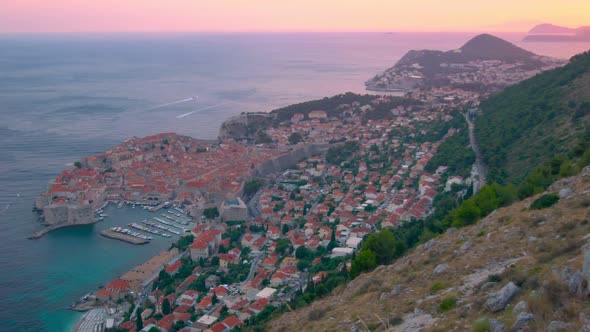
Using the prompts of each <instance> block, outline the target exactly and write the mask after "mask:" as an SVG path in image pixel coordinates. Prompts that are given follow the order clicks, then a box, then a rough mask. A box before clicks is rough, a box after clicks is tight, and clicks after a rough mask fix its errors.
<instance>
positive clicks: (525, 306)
mask: <svg viewBox="0 0 590 332" xmlns="http://www.w3.org/2000/svg"><path fill="white" fill-rule="evenodd" d="M528 309H529V305H528V304H527V303H526V301H520V302H518V303H517V304H516V305H515V306H514V308H512V313H513V314H515V315H518V314H519V313H521V312H524V311H527V310H528Z"/></svg>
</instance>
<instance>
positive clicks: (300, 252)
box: [295, 246, 313, 259]
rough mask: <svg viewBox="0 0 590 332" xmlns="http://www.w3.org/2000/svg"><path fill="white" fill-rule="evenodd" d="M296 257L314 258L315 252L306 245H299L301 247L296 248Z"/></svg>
mask: <svg viewBox="0 0 590 332" xmlns="http://www.w3.org/2000/svg"><path fill="white" fill-rule="evenodd" d="M295 258H297V259H306V258H313V253H312V252H311V250H309V249H308V248H306V247H305V246H299V247H297V250H295Z"/></svg>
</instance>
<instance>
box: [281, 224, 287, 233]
mask: <svg viewBox="0 0 590 332" xmlns="http://www.w3.org/2000/svg"><path fill="white" fill-rule="evenodd" d="M282 232H283V234H287V233H289V225H287V224H283V228H282Z"/></svg>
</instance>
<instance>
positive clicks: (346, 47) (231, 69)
mask: <svg viewBox="0 0 590 332" xmlns="http://www.w3.org/2000/svg"><path fill="white" fill-rule="evenodd" d="M473 35H474V34H465V33H463V34H384V33H356V34H355V33H342V34H268V35H265V34H252V35H231V34H227V35H203V34H120V35H112V34H108V35H79V34H72V35H38V36H33V35H0V50H2V51H1V52H0V249H1V250H0V271H2V273H0V331H67V330H69V329H70V328H71V327H72V326H73V324H74V322H75V320H76V319H77V317H79V314H78V313H75V312H71V311H68V310H66V309H65V308H66V307H67V306H68V305H69V304H71V303H72V302H74V301H75V300H76V299H78V298H80V297H81V296H83V295H84V294H86V293H88V292H89V291H93V290H96V289H97V287H98V286H100V285H104V284H106V283H107V282H108V281H109V280H111V279H113V278H116V277H118V276H119V275H120V274H122V273H124V272H125V271H127V270H128V269H129V268H130V267H132V266H134V265H137V264H140V263H142V262H143V261H145V260H147V259H148V258H149V257H151V256H153V255H155V254H156V253H158V252H160V251H161V250H163V249H166V248H167V247H168V246H169V243H168V242H167V241H166V240H165V239H163V238H162V239H158V238H157V239H156V240H155V241H153V242H152V243H151V244H148V245H144V246H134V245H131V244H127V243H124V242H120V241H115V240H112V239H107V238H104V237H102V236H100V235H99V234H98V233H99V231H100V230H102V229H104V228H107V227H109V226H110V225H112V224H117V225H125V224H127V223H130V222H136V221H139V220H142V219H145V217H146V216H150V215H151V213H149V212H147V211H144V210H141V209H137V208H136V209H131V208H126V209H113V208H110V209H108V210H107V213H108V214H110V215H111V216H110V217H109V218H107V219H106V220H104V221H102V222H99V223H97V224H95V225H91V226H81V227H76V228H66V229H60V230H56V231H54V232H51V233H49V234H48V235H46V236H45V237H43V238H41V239H39V240H28V239H27V236H29V235H30V234H31V233H33V232H34V231H36V230H39V229H40V228H41V226H40V225H39V223H37V221H36V215H35V214H34V213H33V212H32V211H31V208H32V206H33V201H34V198H35V196H36V195H38V194H39V193H41V192H43V191H44V190H45V189H46V187H47V183H48V181H49V180H50V179H52V178H53V177H55V176H56V175H57V174H58V173H59V172H61V171H62V170H63V169H64V167H66V165H67V164H71V163H73V162H74V161H76V160H78V159H79V158H81V157H83V156H88V155H92V154H97V153H100V152H102V151H104V150H106V149H108V148H109V147H111V146H113V145H116V144H118V143H120V142H121V141H123V140H125V139H128V138H129V137H131V136H134V135H137V136H146V135H151V134H154V133H158V132H170V131H173V132H177V133H180V134H185V135H189V136H192V137H196V138H204V139H210V138H214V137H215V136H216V135H217V131H218V128H219V125H220V124H221V122H222V121H223V120H224V119H226V118H227V117H229V116H232V115H236V114H239V113H240V112H243V111H249V112H253V111H269V110H271V109H273V108H277V107H279V106H285V105H288V104H292V103H297V102H302V101H306V100H310V99H315V98H322V97H325V96H330V95H334V94H338V93H344V92H347V91H352V92H357V93H364V92H365V91H364V86H363V82H364V81H365V80H367V79H369V78H370V77H372V76H373V75H375V74H377V73H379V72H380V71H382V70H385V69H386V68H388V67H390V66H391V65H393V63H394V62H395V61H396V60H397V59H399V58H400V57H401V56H403V55H404V54H405V53H406V52H407V51H409V50H410V49H442V50H450V49H454V48H458V47H460V46H461V45H462V44H463V43H465V42H466V41H467V40H468V39H469V38H470V37H472V36H473ZM512 38H513V39H511V40H517V38H520V37H519V36H513V37H512ZM519 46H522V47H525V48H527V49H529V50H532V51H534V52H537V53H540V54H544V55H553V56H560V57H569V56H571V55H573V54H575V53H578V52H580V51H583V50H587V49H588V48H590V47H589V44H573V45H568V44H557V43H555V44H542V43H526V44H522V43H521V44H519ZM195 95H198V96H199V98H198V100H196V101H190V102H180V103H176V104H174V105H168V106H162V105H163V104H168V103H171V102H174V101H182V100H185V99H187V98H190V97H192V96H195ZM215 105H217V106H215ZM210 106H215V107H212V108H208V107H210ZM189 112H194V113H191V115H190V116H186V117H182V118H179V117H178V116H179V115H182V114H187V113H189Z"/></svg>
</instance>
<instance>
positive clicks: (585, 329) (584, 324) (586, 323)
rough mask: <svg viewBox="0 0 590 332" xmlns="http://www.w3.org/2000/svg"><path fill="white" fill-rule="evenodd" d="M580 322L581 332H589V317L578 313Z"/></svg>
mask: <svg viewBox="0 0 590 332" xmlns="http://www.w3.org/2000/svg"><path fill="white" fill-rule="evenodd" d="M580 322H581V323H582V329H581V331H582V332H590V316H589V315H586V314H585V313H583V312H582V313H580Z"/></svg>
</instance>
